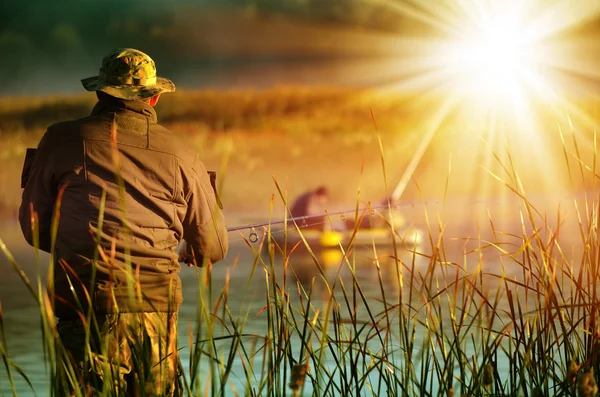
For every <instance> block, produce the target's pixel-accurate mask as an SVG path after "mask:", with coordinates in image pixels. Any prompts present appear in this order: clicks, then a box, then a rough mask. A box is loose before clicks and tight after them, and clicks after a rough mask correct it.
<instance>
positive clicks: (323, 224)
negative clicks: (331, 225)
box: [290, 186, 329, 230]
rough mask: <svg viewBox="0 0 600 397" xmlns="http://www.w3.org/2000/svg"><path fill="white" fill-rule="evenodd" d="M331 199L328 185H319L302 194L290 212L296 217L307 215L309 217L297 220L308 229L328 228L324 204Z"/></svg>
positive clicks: (299, 224)
mask: <svg viewBox="0 0 600 397" xmlns="http://www.w3.org/2000/svg"><path fill="white" fill-rule="evenodd" d="M328 201H329V191H328V190H327V187H326V186H318V187H317V188H316V189H314V190H310V191H308V192H306V193H304V194H302V195H300V196H299V197H298V198H296V200H295V201H294V203H293V205H292V206H291V209H290V214H291V215H292V217H294V218H298V217H307V216H309V217H310V218H308V219H300V220H297V221H296V223H297V224H298V226H301V227H303V228H306V229H317V230H327V229H328V222H327V218H326V216H325V213H324V209H325V208H324V206H325V205H326V204H327V202H328Z"/></svg>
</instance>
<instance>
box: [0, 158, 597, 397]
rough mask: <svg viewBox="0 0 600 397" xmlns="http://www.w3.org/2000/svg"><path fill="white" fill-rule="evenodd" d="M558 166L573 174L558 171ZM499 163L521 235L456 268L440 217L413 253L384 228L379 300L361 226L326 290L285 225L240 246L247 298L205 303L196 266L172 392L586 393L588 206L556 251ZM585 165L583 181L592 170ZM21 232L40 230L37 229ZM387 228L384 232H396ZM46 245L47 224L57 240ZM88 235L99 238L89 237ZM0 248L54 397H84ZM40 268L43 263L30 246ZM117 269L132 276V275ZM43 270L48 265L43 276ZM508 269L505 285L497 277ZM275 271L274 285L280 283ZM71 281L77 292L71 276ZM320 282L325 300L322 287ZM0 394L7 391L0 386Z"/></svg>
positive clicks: (47, 314)
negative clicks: (306, 276) (31, 315)
mask: <svg viewBox="0 0 600 397" xmlns="http://www.w3.org/2000/svg"><path fill="white" fill-rule="evenodd" d="M567 157H568V156H567ZM382 160H383V156H382ZM567 164H568V166H569V167H570V163H569V162H568V159H567ZM504 166H505V168H504V169H505V171H506V175H507V177H506V178H504V179H503V178H500V177H498V176H496V178H497V180H498V181H499V183H503V184H504V185H506V187H507V189H509V190H511V191H512V192H513V193H514V195H515V196H516V197H518V198H519V199H520V200H521V202H522V210H521V212H520V215H519V216H520V223H521V230H520V231H519V232H514V231H511V232H504V231H502V230H499V229H498V226H497V222H496V221H495V220H494V219H493V218H492V217H491V216H490V218H489V229H490V230H491V232H492V236H493V238H492V239H491V240H486V238H484V237H482V236H476V238H474V239H473V241H471V242H470V241H466V240H465V241H464V245H463V250H462V254H461V255H460V256H459V257H458V258H453V257H450V253H449V250H448V248H447V244H448V240H447V239H446V236H445V225H444V221H443V217H441V216H440V217H439V218H437V219H431V218H430V214H429V213H428V212H427V211H426V208H424V210H423V212H424V217H425V224H426V227H427V232H428V233H427V236H426V239H425V243H424V245H423V246H417V245H414V246H408V247H404V248H402V249H401V248H399V247H398V245H397V244H400V243H401V241H402V239H403V238H404V237H405V236H404V235H403V234H402V230H394V233H392V234H391V235H390V239H391V240H392V243H393V244H392V247H393V249H392V251H391V252H388V251H383V250H382V248H380V247H378V246H377V245H375V244H373V246H372V247H371V249H370V255H371V258H372V263H371V267H370V268H369V270H370V271H371V272H372V274H374V275H375V277H376V280H377V282H376V285H377V286H378V288H370V289H366V288H365V287H364V286H363V285H361V281H360V276H359V273H358V272H359V271H360V270H361V267H362V266H364V264H361V263H359V262H360V260H359V258H358V254H357V252H358V250H359V249H360V247H358V245H357V243H356V241H355V239H354V237H355V236H356V234H357V233H358V232H359V230H358V226H355V227H354V230H353V231H352V233H350V234H351V235H352V238H351V239H350V241H349V242H348V243H346V244H340V246H339V247H338V248H339V250H340V251H341V253H342V255H341V259H340V260H339V262H338V263H336V264H335V266H336V268H335V269H334V270H335V272H334V273H335V274H336V276H335V277H333V278H332V277H331V276H330V275H328V272H327V269H326V266H325V264H324V263H322V261H321V259H320V257H319V252H318V250H317V247H315V246H311V244H310V243H309V241H308V240H307V239H306V238H305V236H304V234H303V230H302V228H301V227H300V226H299V225H297V224H295V223H294V222H293V221H290V222H289V226H290V229H288V228H287V227H286V228H284V232H283V233H284V236H283V242H281V241H279V239H276V238H275V237H276V234H275V231H273V230H272V229H271V228H270V227H268V228H267V229H266V230H265V233H264V234H263V238H262V240H261V241H260V242H258V244H254V243H252V242H251V241H250V240H246V241H245V243H246V244H247V246H248V250H251V252H252V254H253V262H252V263H246V264H239V263H237V262H236V263H234V265H233V266H232V269H231V271H234V270H235V267H236V266H252V271H251V273H250V274H251V275H250V278H249V280H248V283H247V286H246V288H245V289H242V288H238V290H236V291H235V292H233V291H231V290H230V286H229V282H228V280H229V278H226V282H225V285H224V287H223V288H222V289H221V290H219V291H216V290H215V289H214V286H213V281H212V277H211V272H212V271H213V269H212V267H211V266H209V265H208V264H205V266H204V267H203V268H201V269H200V268H196V275H197V291H198V292H197V310H196V321H195V324H194V325H193V326H192V327H191V328H190V329H189V332H188V340H187V341H180V345H183V344H185V343H187V344H188V346H189V350H190V355H189V357H190V358H189V362H187V363H183V362H182V361H181V360H179V362H178V375H177V377H178V384H179V387H180V390H181V393H182V394H183V395H194V396H225V395H227V396H229V395H234V396H235V395H240V396H241V395H243V396H281V395H282V394H283V393H286V394H288V395H294V396H296V395H313V396H339V395H344V396H369V395H373V396H378V395H394V396H455V395H457V396H458V395H461V396H462V395H464V396H577V395H579V396H583V395H586V396H588V395H596V394H597V390H598V387H597V382H598V381H599V379H598V374H600V360H599V354H600V328H599V326H598V321H599V318H600V310H599V308H600V302H599V299H598V293H597V290H596V285H598V283H599V281H600V280H599V270H598V264H599V263H600V248H599V247H600V241H599V237H598V233H599V232H598V226H597V225H598V224H599V223H600V200H598V199H594V200H592V201H588V200H585V201H584V203H583V204H584V205H583V208H580V204H579V203H578V202H577V201H574V204H575V206H576V209H577V210H576V212H575V217H576V218H577V219H576V224H577V227H578V229H577V231H578V233H579V238H580V244H578V246H577V247H565V246H563V245H562V244H561V242H560V236H561V232H562V231H563V229H562V228H563V224H564V223H565V221H566V220H565V219H563V218H562V215H561V213H560V211H558V212H557V214H558V215H557V221H556V224H554V223H553V222H550V221H549V220H548V218H547V216H546V214H544V213H542V212H541V211H540V210H538V209H536V208H535V206H534V205H533V203H531V202H530V201H529V200H528V199H527V196H526V194H525V189H524V187H523V186H522V185H521V183H520V180H519V176H518V173H517V172H516V171H515V167H514V165H513V164H512V159H510V156H509V161H508V163H507V164H505V165H504ZM588 168H589V167H588ZM588 168H586V166H585V165H584V164H582V163H581V162H579V172H580V173H581V175H582V176H585V175H586V174H587V173H588V172H589V169H588ZM591 168H592V169H595V159H594V164H593V165H592V167H591ZM594 177H595V175H594ZM384 181H385V170H384ZM384 183H385V182H384ZM448 183H449V182H448V181H447V182H446V186H448ZM276 187H277V190H278V193H279V198H280V199H281V200H282V201H283V202H284V203H285V202H286V201H287V198H286V194H285V192H284V189H282V188H281V187H280V186H279V184H277V183H276ZM594 187H595V184H594ZM121 199H122V198H121ZM104 200H105V198H103V200H102V202H104ZM273 202H274V201H273ZM357 202H358V200H357ZM59 203H60V200H59ZM272 208H273V203H272V207H271V209H272ZM123 213H124V214H125V213H126V209H125V208H123ZM59 215H60V205H58V206H57V207H56V210H55V215H54V216H55V219H58V218H59ZM354 216H355V218H356V219H357V220H358V221H359V222H357V223H356V224H357V225H358V224H359V223H360V221H361V220H362V219H363V218H364V217H368V216H379V215H377V214H375V215H371V214H370V213H368V212H366V211H365V212H361V211H359V208H358V205H357V209H356V212H355V214H354ZM32 222H33V225H34V229H35V228H37V224H36V220H35V217H34V218H33V219H32ZM99 225H102V211H101V214H100V219H99ZM286 226H287V225H286ZM389 227H390V228H392V229H393V228H394V226H393V224H390V225H389ZM480 227H481V228H483V226H481V225H480ZM99 230H101V227H99ZM56 233H57V222H56V221H55V222H54V227H53V230H52V240H53V241H54V240H55V238H56ZM290 233H297V234H298V235H299V236H300V239H301V242H300V243H299V244H298V245H291V244H289V243H288V237H289V235H290ZM96 238H97V240H98V241H99V240H100V235H97V236H96ZM469 243H474V246H473V244H469ZM37 244H38V243H36V245H37ZM0 249H1V250H2V251H3V252H4V254H5V255H6V257H7V259H8V262H9V263H10V264H11V266H12V267H13V268H14V270H15V271H17V272H18V273H19V274H20V275H21V279H22V281H23V283H24V284H25V285H26V287H27V289H28V291H29V292H30V294H31V295H32V297H33V298H34V299H35V300H36V302H37V303H38V305H39V311H40V327H41V330H42V335H43V338H44V345H43V346H44V363H45V365H46V372H47V374H48V377H49V390H50V395H63V393H64V390H70V389H72V390H73V392H72V393H73V395H76V396H83V395H85V394H86V390H85V388H84V387H81V386H80V384H81V383H82V382H85V381H86V379H85V377H82V372H81V371H79V370H77V369H76V368H75V366H74V364H73V363H72V362H71V360H70V359H69V357H68V356H67V354H66V351H65V350H64V348H63V346H62V345H61V342H60V340H59V339H57V338H56V336H57V328H56V327H57V324H56V321H55V319H54V316H53V303H52V299H53V286H52V283H51V282H50V284H49V285H48V286H47V287H44V286H43V283H42V281H41V280H42V279H43V277H42V272H41V270H40V266H39V263H38V267H37V274H38V277H37V280H35V282H32V281H31V280H29V278H28V277H27V276H26V274H25V272H24V270H23V269H22V267H20V266H19V264H18V263H17V261H16V260H15V259H14V257H13V256H12V255H11V253H10V251H9V249H8V247H6V246H5V245H4V244H3V243H2V242H1V241H0ZM300 249H305V251H306V252H307V253H308V257H309V258H310V260H311V261H312V262H313V263H314V265H315V269H316V272H315V275H314V277H313V278H312V280H311V281H310V282H309V283H308V285H307V284H306V283H304V284H303V283H300V282H292V281H290V277H288V276H289V275H293V274H294V273H295V272H296V270H295V269H294V266H293V263H294V261H295V260H296V258H297V251H299V250H300ZM572 250H580V255H578V256H577V255H573V254H572V253H570V252H569V251H572ZM111 255H114V253H112V254H111V253H110V252H105V250H104V249H103V248H102V247H101V246H100V245H99V247H98V250H97V257H96V258H94V260H95V261H96V260H98V257H102V258H103V260H106V261H109V262H110V260H111ZM403 255H404V256H403ZM490 256H492V257H494V258H496V259H495V260H496V261H497V262H496V265H497V266H496V267H495V268H489V266H488V267H486V263H487V261H488V259H487V258H488V257H490ZM36 261H37V262H39V257H37V249H36ZM216 266H219V264H217V265H216ZM129 269H130V271H132V270H131V266H130V267H129ZM515 269H518V272H516V273H515V271H514V270H515ZM53 271H55V269H54V263H53V260H52V257H51V258H50V264H49V267H48V273H49V275H50V276H51V275H52V272H53ZM508 271H512V274H513V275H512V276H509V275H508ZM278 273H282V274H281V277H280V276H279V275H278ZM515 274H517V275H518V277H517V276H515ZM258 278H260V279H261V285H262V287H261V290H260V293H261V294H259V295H253V294H254V292H255V291H254V290H253V288H252V287H253V285H252V281H253V280H255V279H258ZM49 279H50V280H51V277H49ZM129 280H131V282H132V284H131V288H130V293H131V295H132V296H131V299H132V301H133V302H134V301H136V300H137V299H139V298H140V294H139V291H138V288H136V285H135V282H134V280H135V277H134V275H133V273H132V274H131V275H130V277H129ZM72 282H73V283H77V282H78V280H76V279H75V278H73V280H72ZM317 284H322V285H323V288H322V289H321V290H319V288H318V287H317ZM390 285H394V286H395V288H396V290H395V292H394V291H390ZM232 293H235V294H236V295H237V296H240V295H241V296H243V297H248V300H246V299H244V300H243V302H244V303H242V304H241V305H240V306H239V307H237V308H236V307H234V306H232V305H230V297H231V294H232ZM258 299H260V301H261V306H262V309H261V310H259V311H258V312H255V311H254V310H253V309H252V308H251V303H252V302H253V301H255V300H258ZM81 307H83V305H81ZM82 316H83V318H85V324H86V342H87V344H88V346H87V350H88V351H92V346H91V344H92V342H91V338H92V335H93V334H94V333H95V332H97V330H98V323H97V321H96V318H95V316H94V313H93V312H92V311H91V310H89V311H87V312H86V313H82ZM250 316H256V317H258V318H260V319H261V320H262V321H263V322H264V330H263V331H262V332H259V333H256V332H247V331H246V326H247V323H248V320H249V318H250ZM4 325H5V323H4V318H3V315H2V311H1V310H0V355H1V356H2V360H3V364H4V368H5V371H6V373H7V379H8V381H9V384H10V385H9V390H10V391H9V392H10V393H12V394H13V395H17V394H18V392H17V389H16V385H15V378H16V377H21V378H23V379H24V380H25V382H26V383H27V384H28V385H29V386H30V388H31V389H33V386H32V384H31V382H30V380H29V379H28V377H27V374H25V373H24V372H23V370H22V369H21V368H20V367H19V365H18V364H17V363H16V362H15V359H14V358H12V357H11V355H10V348H9V346H8V343H7V340H6V335H5V328H4ZM100 342H101V343H100V345H101V349H104V350H105V351H107V349H108V346H107V343H104V342H103V341H100ZM132 349H133V350H134V352H136V357H138V363H137V366H136V368H137V369H138V370H140V371H141V370H143V369H144V368H145V367H147V366H149V365H150V363H149V362H145V360H147V356H146V355H145V354H144V349H145V346H144V344H143V343H142V341H140V343H135V344H134V345H133V346H132ZM85 365H90V363H85ZM86 368H87V367H85V366H84V371H83V372H84V373H85V370H86ZM106 370H107V371H108V368H106ZM107 376H108V375H107ZM0 391H1V392H5V390H4V388H2V389H0ZM122 394H123V393H122V391H120V390H118V387H117V386H115V384H114V383H112V382H105V383H104V389H103V390H102V395H107V396H113V395H115V396H117V395H122Z"/></svg>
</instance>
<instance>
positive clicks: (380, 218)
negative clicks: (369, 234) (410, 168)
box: [344, 196, 406, 230]
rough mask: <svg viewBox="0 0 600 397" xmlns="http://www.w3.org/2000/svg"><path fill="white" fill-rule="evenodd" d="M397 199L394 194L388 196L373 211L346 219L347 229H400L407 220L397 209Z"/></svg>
mask: <svg viewBox="0 0 600 397" xmlns="http://www.w3.org/2000/svg"><path fill="white" fill-rule="evenodd" d="M395 205H396V200H394V198H393V197H392V196H389V197H386V198H384V199H383V200H381V201H380V202H379V203H377V204H376V207H375V208H373V211H372V212H370V213H369V212H365V213H364V214H362V217H361V218H359V219H352V218H350V219H346V220H345V222H344V225H345V227H346V229H347V230H354V228H358V229H383V228H388V227H392V226H393V227H394V230H398V229H400V228H402V227H404V226H405V225H406V220H405V219H404V217H403V216H402V215H400V214H399V213H397V212H396V211H395Z"/></svg>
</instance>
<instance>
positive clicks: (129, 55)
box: [81, 48, 175, 99]
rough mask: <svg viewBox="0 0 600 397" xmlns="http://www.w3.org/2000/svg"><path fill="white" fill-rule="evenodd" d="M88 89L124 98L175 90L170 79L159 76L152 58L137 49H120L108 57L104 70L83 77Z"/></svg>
mask: <svg viewBox="0 0 600 397" xmlns="http://www.w3.org/2000/svg"><path fill="white" fill-rule="evenodd" d="M81 83H82V84H83V87H84V88H85V89H86V90H88V91H103V92H106V93H107V94H109V95H111V96H114V97H117V98H123V99H144V98H149V97H152V96H154V95H157V94H162V93H163V92H173V91H175V84H173V82H172V81H171V80H169V79H165V78H163V77H157V76H156V65H155V64H154V61H153V60H152V58H150V57H149V56H148V55H146V54H145V53H143V52H142V51H139V50H135V49H133V48H119V49H116V50H114V51H112V52H110V53H109V54H108V55H106V56H105V57H104V59H103V60H102V67H101V68H100V73H99V75H98V76H95V77H88V78H87V79H83V80H81Z"/></svg>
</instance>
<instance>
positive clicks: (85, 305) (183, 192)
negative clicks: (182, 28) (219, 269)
mask: <svg viewBox="0 0 600 397" xmlns="http://www.w3.org/2000/svg"><path fill="white" fill-rule="evenodd" d="M82 84H83V86H84V88H85V89H86V90H87V91H95V92H96V95H97V98H98V102H97V103H96V105H95V106H94V108H93V110H92V112H91V114H90V115H89V116H88V117H85V118H82V119H79V120H73V121H66V122H62V123H58V124H54V125H51V126H50V127H49V128H48V129H47V131H46V133H45V134H44V136H43V137H42V139H41V141H40V143H39V145H38V148H37V151H36V152H35V157H33V161H32V162H31V163H30V164H29V170H28V172H27V175H24V191H23V197H22V203H21V207H20V211H19V219H20V223H21V228H22V231H23V234H24V236H25V238H26V240H27V242H28V243H29V244H31V245H37V247H38V248H40V249H42V250H44V251H47V252H51V253H52V254H53V259H54V270H53V273H54V274H53V276H54V277H53V279H52V280H49V286H48V293H49V298H50V302H52V305H53V312H54V315H55V316H56V317H58V324H57V329H58V335H59V337H60V341H61V342H62V346H63V347H64V348H65V351H66V353H67V355H68V357H70V358H71V360H72V364H73V368H75V370H76V371H77V372H76V376H77V378H76V379H73V378H72V377H69V376H68V375H67V374H63V375H59V376H63V377H62V378H60V382H63V385H64V384H70V385H69V386H68V387H67V388H69V390H63V389H61V390H58V391H56V393H55V394H57V395H69V394H71V393H73V390H72V389H73V388H76V387H79V386H78V384H79V383H83V385H84V387H85V388H86V389H85V390H84V394H86V395H87V393H88V392H92V393H100V392H101V391H102V390H103V387H104V384H106V385H108V390H111V388H112V387H114V388H118V394H119V395H122V394H125V391H126V394H127V395H141V394H145V395H175V394H179V392H178V391H177V390H176V389H177V383H178V382H176V373H177V314H178V309H179V306H180V304H181V302H182V293H181V280H180V278H179V272H180V264H179V263H178V255H177V253H176V252H175V250H176V247H177V246H178V245H179V243H180V242H181V240H182V239H185V242H187V245H188V253H189V255H185V257H186V258H188V262H189V263H188V265H194V264H195V265H198V266H202V265H207V264H212V263H215V262H217V261H220V260H222V259H223V258H224V257H225V255H226V252H227V249H228V237H227V230H226V228H225V221H224V217H223V213H222V211H221V209H220V208H219V205H218V203H217V200H216V196H215V192H214V191H213V188H212V187H211V182H210V178H209V175H208V173H207V170H206V168H205V166H204V164H203V163H202V162H201V161H200V160H199V158H198V156H197V154H196V152H195V151H194V150H193V148H192V146H191V145H189V143H186V142H183V141H182V140H180V139H179V138H178V137H177V136H176V135H174V134H173V133H171V132H170V131H168V130H167V129H166V128H164V127H162V126H161V125H159V124H158V123H157V117H156V111H155V110H154V106H155V105H156V103H157V102H158V100H159V97H160V95H161V94H162V93H166V92H173V91H175V85H174V84H173V83H172V82H171V81H170V80H168V79H166V78H162V77H157V75H156V66H155V63H154V61H153V60H152V59H151V58H150V57H149V56H148V55H146V54H145V53H143V52H141V51H138V50H135V49H131V48H124V49H117V50H115V51H113V52H110V53H109V54H108V55H106V57H104V59H103V61H102V67H101V68H100V73H99V75H98V76H95V77H90V78H86V79H83V80H82ZM54 217H55V219H53V218H54ZM55 222H57V223H55ZM56 226H57V228H56ZM90 313H91V315H90ZM90 317H91V318H90ZM86 329H87V330H91V335H90V337H89V341H87V339H86ZM86 341H87V342H86ZM57 354H59V355H60V351H58V352H57ZM65 357H66V356H65ZM59 364H61V363H59ZM63 367H66V364H64V363H63V364H61V365H60V366H59V367H57V370H59V371H60V370H61V369H62V368H63ZM60 382H59V383H60ZM61 387H62V386H61ZM138 387H141V388H144V389H145V390H139V389H138ZM77 394H78V393H77Z"/></svg>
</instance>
